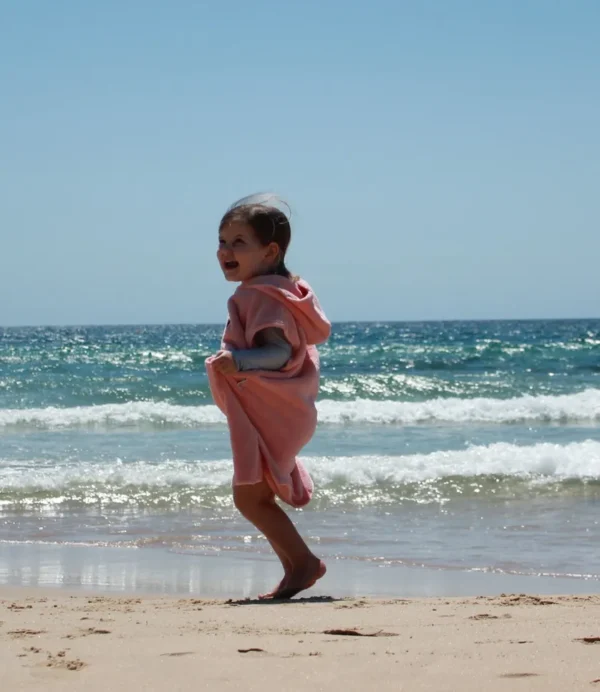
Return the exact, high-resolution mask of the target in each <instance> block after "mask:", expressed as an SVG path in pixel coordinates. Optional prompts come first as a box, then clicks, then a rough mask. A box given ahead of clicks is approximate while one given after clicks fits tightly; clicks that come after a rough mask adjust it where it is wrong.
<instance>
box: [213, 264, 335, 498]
mask: <svg viewBox="0 0 600 692" xmlns="http://www.w3.org/2000/svg"><path fill="white" fill-rule="evenodd" d="M227 307H228V312H229V320H228V321H227V326H226V327H225V333H224V334H223V343H222V349H223V350H237V349H247V348H253V347H254V346H255V344H254V338H255V336H256V335H257V334H258V332H260V331H261V330H262V329H267V328H268V327H277V328H279V329H282V330H283V332H284V334H285V337H286V339H287V340H288V342H289V343H290V344H291V346H292V356H291V358H290V360H289V361H288V363H287V364H286V365H285V366H284V367H283V368H282V369H281V370H277V371H270V370H253V371H247V372H240V373H235V374H233V375H223V374H222V373H219V372H217V371H216V370H215V369H214V368H213V365H212V363H213V360H214V358H215V356H212V357H210V358H208V359H207V361H206V368H207V371H208V379H209V383H210V388H211V391H212V395H213V397H214V399H215V402H216V404H217V406H218V407H219V408H220V409H221V411H223V413H224V414H225V415H226V417H227V422H228V423H229V431H230V437H231V448H232V452H233V469H234V474H233V485H253V484H255V483H259V482H260V481H262V480H263V479H264V480H265V481H266V482H267V483H268V484H269V486H270V487H271V488H272V490H273V492H274V493H275V494H276V495H277V496H278V497H280V498H281V499H282V500H283V501H284V502H287V503H288V504H290V505H292V506H293V507H303V506H304V505H306V504H307V503H308V502H309V501H310V499H311V497H312V492H313V483H312V480H311V478H310V476H309V474H308V472H307V471H306V469H305V468H304V466H303V464H302V463H301V462H300V461H299V460H298V459H297V458H296V457H297V454H298V453H299V452H300V450H301V449H302V448H303V447H304V446H305V445H306V444H307V442H308V441H309V440H310V439H311V438H312V436H313V434H314V432H315V429H316V425H317V411H316V406H315V402H316V398H317V394H318V390H319V354H318V352H317V349H316V344H320V343H322V342H324V341H326V340H327V339H328V338H329V335H330V332H331V325H330V323H329V321H328V320H327V318H326V317H325V314H324V313H323V310H322V309H321V306H320V305H319V302H318V300H317V297H316V296H315V294H314V293H313V291H312V289H311V288H310V286H309V285H308V284H307V283H306V282H304V281H302V280H299V281H292V280H290V279H286V278H284V277H281V276H262V277H257V278H255V279H251V280H249V281H245V282H244V283H242V284H241V285H240V286H239V287H238V289H237V290H236V292H235V293H234V295H233V296H232V297H231V298H230V299H229V302H228V304H227Z"/></svg>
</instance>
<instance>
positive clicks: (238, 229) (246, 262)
mask: <svg viewBox="0 0 600 692" xmlns="http://www.w3.org/2000/svg"><path fill="white" fill-rule="evenodd" d="M278 256H279V246H278V245H277V243H270V244H269V245H266V246H265V245H261V244H260V243H259V241H258V239H257V238H256V236H255V234H254V231H253V229H252V227H251V226H248V225H247V224H245V223H230V224H228V225H227V226H225V227H224V228H222V229H221V230H220V231H219V249H218V251H217V259H218V260H219V264H220V265H221V269H222V271H223V274H224V275H225V278H226V279H227V281H247V280H248V279H252V278H253V277H255V276H260V275H261V274H263V273H264V272H266V271H267V270H268V269H269V267H271V266H273V264H274V263H275V261H276V260H277V257H278Z"/></svg>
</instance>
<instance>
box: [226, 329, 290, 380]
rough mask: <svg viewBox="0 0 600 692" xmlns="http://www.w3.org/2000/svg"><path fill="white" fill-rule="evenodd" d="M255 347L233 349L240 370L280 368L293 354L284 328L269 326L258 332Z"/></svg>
mask: <svg viewBox="0 0 600 692" xmlns="http://www.w3.org/2000/svg"><path fill="white" fill-rule="evenodd" d="M254 343H255V344H256V347H255V348H248V349H240V350H232V351H231V354H232V356H233V360H234V361H235V364H236V366H237V369H238V372H245V371H247V370H280V369H281V368H283V366H284V365H285V364H286V363H287V362H288V361H289V359H290V358H291V356H292V346H291V344H290V343H289V341H287V339H286V338H285V335H284V332H283V330H282V329H280V328H277V327H267V328H266V329H262V330H260V331H258V332H257V334H256V336H255V338H254Z"/></svg>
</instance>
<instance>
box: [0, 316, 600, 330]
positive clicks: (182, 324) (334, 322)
mask: <svg viewBox="0 0 600 692" xmlns="http://www.w3.org/2000/svg"><path fill="white" fill-rule="evenodd" d="M585 321H591V322H594V321H600V317H476V318H434V319H406V320H402V319H393V320H332V322H331V324H332V325H333V326H335V325H348V324H368V325H372V324H443V323H447V322H481V323H489V322H585ZM223 324H224V322H105V323H83V322H82V323H79V324H75V323H72V324H68V323H63V324H9V325H0V329H89V328H91V327H218V326H222V325H223Z"/></svg>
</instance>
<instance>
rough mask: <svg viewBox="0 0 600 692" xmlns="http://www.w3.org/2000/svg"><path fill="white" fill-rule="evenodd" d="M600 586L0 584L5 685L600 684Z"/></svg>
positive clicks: (440, 687)
mask: <svg viewBox="0 0 600 692" xmlns="http://www.w3.org/2000/svg"><path fill="white" fill-rule="evenodd" d="M599 616H600V595H586V596H552V597H540V596H537V595H535V596H534V595H523V594H520V595H501V596H495V597H486V596H478V597H469V598H415V599H388V600H382V599H369V598H345V599H344V598H339V599H338V598H329V597H321V598H305V599H298V600H293V601H290V602H286V603H281V602H272V603H257V602H255V601H230V602H227V601H224V600H217V599H199V598H180V597H177V596H176V595H172V596H161V597H158V596H139V595H138V596H135V597H124V596H122V595H121V596H102V595H92V594H85V595H84V594H82V593H78V594H72V593H71V594H69V593H67V592H64V591H58V590H56V589H40V588H25V587H23V588H10V587H4V586H2V587H0V642H1V646H2V651H3V657H2V659H3V669H4V670H3V683H4V687H6V689H10V690H22V691H29V690H44V691H45V690H50V691H52V690H61V691H62V690H65V691H66V692H69V691H71V690H72V691H73V692H75V691H78V690H80V689H83V688H85V689H86V690H88V692H100V690H102V691H103V692H104V690H106V689H115V690H141V689H144V690H146V689H148V690H157V691H158V690H167V689H168V690H175V691H177V690H180V691H184V690H197V689H206V690H237V689H244V690H249V691H253V690H262V691H263V692H276V690H280V689H286V690H294V691H298V692H308V691H309V690H311V691H314V690H326V689H327V690H330V689H344V690H364V689H369V688H371V687H376V688H377V689H379V690H400V691H402V690H410V691H411V692H419V691H420V690H423V691H425V690H427V691H432V692H433V691H435V692H439V691H444V690H447V691H448V692H454V691H455V690H461V692H462V691H465V692H470V691H473V692H475V690H477V691H478V690H480V689H482V688H484V689H487V690H491V691H492V692H496V690H498V691H500V690H518V689H527V690H533V691H535V690H545V691H546V692H548V691H551V692H559V691H560V692H563V691H564V690H575V689H593V685H600V682H598V681H599V680H600V659H599V657H598V650H599V648H600V646H599V644H598V643H596V640H597V641H598V642H600V626H599V625H598V623H599V622H600V617H599Z"/></svg>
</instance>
